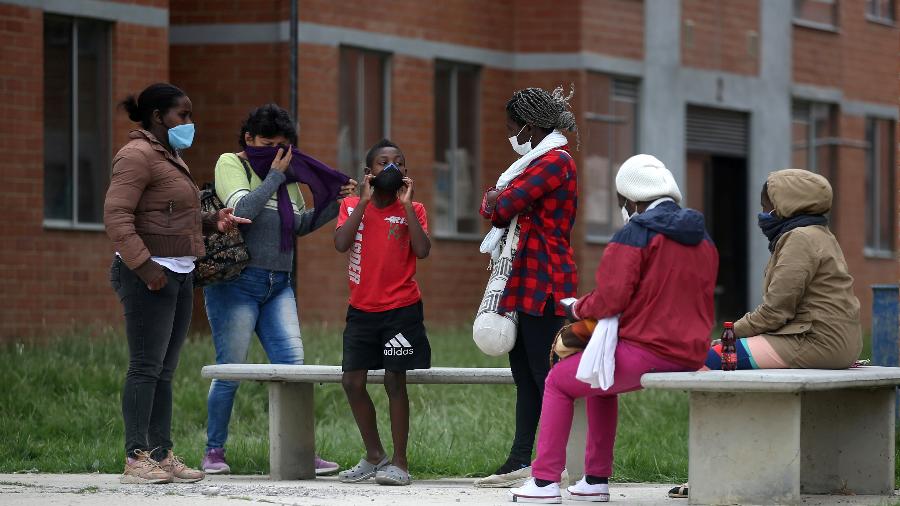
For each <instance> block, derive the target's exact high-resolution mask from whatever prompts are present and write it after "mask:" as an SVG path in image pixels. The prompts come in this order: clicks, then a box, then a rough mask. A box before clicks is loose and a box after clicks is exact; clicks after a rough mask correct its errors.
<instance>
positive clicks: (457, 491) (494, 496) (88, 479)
mask: <svg viewBox="0 0 900 506" xmlns="http://www.w3.org/2000/svg"><path fill="white" fill-rule="evenodd" d="M671 486H672V485H665V484H651V483H641V484H613V485H612V488H611V490H610V491H611V493H612V502H614V503H619V504H639V505H645V504H668V505H677V506H687V504H688V502H687V501H686V500H684V499H669V498H668V497H666V491H667V490H668V489H669V488H670V487H671ZM248 503H256V504H278V505H310V506H314V505H318V506H333V505H372V506H423V505H424V504H427V505H428V506H433V505H458V504H491V505H506V504H510V501H509V496H508V492H507V490H504V489H476V488H474V487H473V486H472V480H471V479H462V478H460V479H442V480H423V481H415V482H414V483H413V485H412V486H409V487H382V486H379V485H377V484H375V483H374V482H369V483H365V484H358V485H344V484H341V483H339V482H338V481H337V479H336V478H334V477H331V478H320V479H317V480H314V481H281V482H273V481H269V480H268V477H266V476H213V477H209V478H207V479H206V480H204V481H202V482H199V483H194V484H167V485H121V484H119V477H118V475H113V474H0V505H4V506H5V505H35V506H36V505H88V504H90V505H99V506H125V505H129V506H130V505H131V504H167V505H174V506H182V505H208V506H211V505H217V504H233V505H241V504H248ZM563 503H571V501H570V500H568V499H566V497H565V493H564V497H563ZM803 504H804V506H805V505H809V506H814V505H815V506H818V505H850V504H854V505H856V504H860V505H894V504H900V496H896V495H895V496H894V497H875V496H804V499H803Z"/></svg>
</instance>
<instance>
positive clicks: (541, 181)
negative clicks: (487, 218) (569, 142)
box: [482, 150, 571, 228]
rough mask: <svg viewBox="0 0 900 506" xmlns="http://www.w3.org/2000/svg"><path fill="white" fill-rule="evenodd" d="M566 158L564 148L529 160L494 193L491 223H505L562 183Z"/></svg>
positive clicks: (499, 225) (568, 158)
mask: <svg viewBox="0 0 900 506" xmlns="http://www.w3.org/2000/svg"><path fill="white" fill-rule="evenodd" d="M569 160H571V155H569V154H568V153H566V152H565V151H561V150H553V151H550V152H549V153H547V154H546V155H544V156H542V157H540V158H538V159H537V160H535V161H533V162H531V165H529V166H528V168H527V169H525V172H523V173H522V174H521V175H520V176H519V177H517V178H516V179H515V180H513V182H512V183H510V184H509V186H508V187H506V189H505V190H503V192H502V193H500V195H499V196H498V197H497V205H496V206H495V207H494V212H493V213H492V215H491V223H492V224H493V225H494V226H495V227H499V228H504V227H507V226H509V223H510V222H511V221H512V219H513V218H514V217H515V216H516V215H518V214H520V213H521V212H522V211H524V210H525V209H527V208H528V206H530V205H531V203H532V202H534V201H535V200H538V199H539V198H541V197H543V196H544V195H547V194H548V193H551V192H552V191H553V190H556V189H557V188H559V187H560V186H562V185H563V183H564V182H565V181H566V179H567V178H568V176H569V174H568V173H567V171H566V167H567V166H568V161H569ZM486 195H487V194H485V196H486ZM483 208H484V203H482V209H483Z"/></svg>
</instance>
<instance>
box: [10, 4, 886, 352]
mask: <svg viewBox="0 0 900 506" xmlns="http://www.w3.org/2000/svg"><path fill="white" fill-rule="evenodd" d="M864 1H865V0H843V1H841V2H839V5H840V12H839V13H838V14H839V23H840V30H838V31H828V30H819V29H812V28H808V27H803V26H794V27H793V29H792V34H793V35H792V39H793V48H792V50H791V51H790V52H789V55H788V56H789V57H790V58H791V59H792V62H793V63H792V66H793V72H792V74H793V75H792V79H793V82H794V85H795V87H796V86H806V87H812V88H814V91H815V92H816V93H819V92H822V90H824V92H823V93H825V95H826V96H829V97H832V98H831V99H833V100H834V101H835V105H837V106H838V107H837V110H838V111H839V116H838V118H837V130H838V137H839V138H840V143H841V144H840V146H839V147H838V148H837V149H836V156H837V159H838V170H837V173H836V174H837V180H836V181H835V185H836V187H838V188H839V192H838V194H837V201H836V204H835V208H836V213H838V215H837V216H836V220H835V223H836V228H835V231H836V233H837V235H838V237H839V240H840V241H841V244H842V246H843V248H844V251H845V254H846V256H847V260H848V263H849V264H850V268H851V271H852V272H853V274H854V276H855V277H856V283H857V285H856V287H857V294H858V295H859V297H860V300H861V302H862V307H863V317H864V326H867V325H868V316H869V314H868V313H869V312H870V309H869V308H870V297H869V288H868V287H869V285H870V284H872V283H876V282H893V281H896V279H897V275H898V267H897V264H896V263H895V262H893V261H891V259H879V258H871V257H867V256H865V255H864V254H863V251H864V237H863V236H862V235H861V232H860V231H861V230H864V228H865V227H864V225H865V222H864V220H865V218H864V213H862V212H860V207H861V205H862V204H861V203H862V202H863V200H864V199H865V189H864V186H863V185H862V183H861V181H863V180H864V175H865V173H864V170H865V151H864V149H863V148H862V147H861V146H862V141H864V140H865V128H864V125H865V123H864V116H865V114H863V113H861V112H860V111H861V110H867V109H866V107H869V106H872V105H873V104H874V105H875V106H878V105H879V104H880V105H889V106H890V105H893V106H896V104H897V88H896V86H895V83H896V81H895V79H896V74H895V73H896V72H897V70H898V68H897V64H898V59H897V57H896V54H895V52H894V50H895V48H897V47H898V46H897V42H898V31H897V29H896V28H895V27H890V26H885V25H881V24H876V23H872V22H870V21H867V20H866V18H865V16H864V13H863V11H864ZM9 2H11V3H15V4H19V5H20V4H22V3H23V2H22V1H21V0H9ZM73 2H75V0H73ZM122 3H127V4H130V5H137V6H146V7H151V8H157V9H166V10H167V12H168V24H169V26H168V27H166V26H152V23H151V24H149V25H148V23H145V22H143V21H141V20H134V22H131V21H130V20H122V19H119V20H115V21H113V24H112V26H113V29H112V64H111V66H112V68H111V76H112V77H111V79H112V83H111V85H112V92H111V98H112V99H113V100H116V101H117V100H120V99H121V98H123V97H124V96H125V95H126V94H128V93H135V92H139V91H140V90H141V89H143V87H145V86H146V85H147V84H150V83H152V82H155V81H159V80H167V79H168V80H170V81H171V82H173V83H174V84H176V85H178V86H180V87H182V88H183V89H185V91H187V93H188V94H189V96H190V97H191V99H192V101H193V104H194V113H195V120H196V122H197V135H196V139H195V143H194V146H193V147H192V148H191V149H190V150H188V151H186V152H185V159H186V160H187V162H188V164H189V165H190V167H191V169H192V172H193V173H194V175H195V178H196V179H197V180H198V182H204V181H209V180H211V179H212V176H213V167H214V164H215V161H216V159H217V158H218V156H219V155H220V154H221V153H223V152H229V151H235V150H237V149H238V146H237V143H236V140H237V139H236V138H237V131H238V127H239V124H240V122H241V121H242V120H243V119H244V118H245V117H246V114H247V113H248V112H249V110H251V109H252V108H253V107H256V106H258V105H261V104H263V103H267V102H273V101H274V102H277V103H279V104H281V105H282V106H285V107H286V106H287V105H288V100H289V96H290V90H289V87H288V79H289V76H288V72H289V66H288V65H289V45H288V43H287V40H286V33H287V19H288V5H289V3H288V2H287V1H286V0H258V1H256V0H180V1H178V2H171V4H170V2H168V1H166V0H141V1H131V2H124V1H123V2H122ZM98 4H101V5H102V4H103V2H95V3H93V4H92V5H98ZM679 5H680V15H679V18H680V21H679V26H680V29H681V41H680V42H681V44H680V50H679V54H680V60H681V61H680V65H681V71H682V72H684V73H690V72H694V71H695V70H696V69H701V70H703V71H712V72H718V73H720V74H721V75H723V76H726V77H728V78H731V77H733V76H738V77H740V78H756V77H758V75H759V72H760V67H761V55H760V50H759V46H758V44H755V41H754V38H755V37H756V38H757V39H756V41H757V43H758V41H759V40H760V39H758V38H759V37H762V36H764V35H765V33H766V32H765V30H766V27H763V26H760V24H761V19H762V16H761V9H763V3H761V2H759V1H758V0H751V1H743V0H741V1H738V0H715V1H709V2H707V1H700V0H682V1H681V2H680V4H679ZM559 7H560V6H559V3H558V2H552V1H550V0H527V1H521V2H513V1H511V0H496V1H491V2H480V1H475V0H450V1H447V2H418V1H414V0H401V1H398V2H390V3H387V2H385V3H381V2H376V3H375V4H373V3H372V2H362V1H358V2H356V1H352V2H340V3H337V2H330V1H326V0H302V1H301V2H300V25H301V43H300V45H299V51H298V53H299V67H300V68H299V79H298V102H299V104H298V106H299V120H300V147H301V149H303V150H304V151H306V152H308V153H310V154H312V155H313V156H316V157H317V158H320V159H321V160H323V161H325V162H327V163H329V164H333V165H337V164H338V163H339V162H338V147H337V143H338V141H337V132H338V128H339V122H340V121H339V110H340V100H339V96H338V94H339V93H338V88H339V82H340V71H339V65H338V62H339V61H340V54H341V51H340V48H341V46H342V45H348V46H353V47H360V48H363V49H373V50H378V51H383V52H387V53H389V54H390V56H389V60H390V65H389V74H390V78H389V82H390V83H391V87H390V118H391V121H390V137H391V138H392V139H393V140H395V141H396V142H398V143H399V144H400V145H401V146H402V148H403V149H404V151H405V154H406V156H407V159H408V162H409V168H410V175H411V176H412V177H413V178H414V179H415V181H416V199H417V200H420V201H422V202H423V203H424V204H425V205H426V208H427V209H428V210H429V212H430V220H431V221H430V222H431V226H432V229H434V224H435V202H436V200H437V197H438V195H436V193H435V192H436V190H435V177H436V171H435V163H434V151H435V146H434V144H435V130H434V125H435V122H436V118H435V107H434V105H435V97H434V86H435V85H434V82H435V62H436V61H437V60H449V61H460V62H463V63H475V64H477V65H478V66H479V87H478V122H477V125H478V126H477V129H478V132H477V136H476V137H477V144H478V147H479V148H478V158H479V164H478V174H479V181H478V182H479V184H480V186H481V188H487V187H488V186H490V185H492V184H493V183H494V181H495V180H496V177H497V176H498V175H499V173H500V172H501V171H502V170H504V169H505V168H506V167H507V166H508V165H509V163H510V162H511V161H512V160H513V159H514V157H515V155H514V154H513V153H512V151H511V150H510V149H509V146H508V143H507V140H506V137H507V134H506V131H505V127H504V119H505V118H504V116H505V112H504V106H505V103H506V100H507V99H508V98H509V96H510V95H511V93H512V92H513V91H514V90H516V89H518V88H522V87H526V86H541V87H544V88H553V87H555V86H557V85H564V86H566V87H568V85H569V84H574V85H575V89H576V96H575V100H574V102H573V105H574V107H575V113H576V117H577V118H578V120H579V123H580V124H581V125H584V119H583V114H584V112H585V110H586V107H587V101H586V99H587V96H588V93H587V92H588V91H589V90H588V89H587V86H588V82H589V81H588V74H589V73H590V72H600V73H604V74H606V75H610V76H620V77H622V76H624V77H627V78H633V79H638V80H639V79H640V78H641V73H642V69H645V68H646V65H647V63H646V62H644V61H643V58H645V57H646V56H647V51H648V49H647V48H646V47H644V39H645V37H646V36H648V33H647V28H646V27H645V25H646V24H647V23H650V22H651V21H649V20H648V15H647V10H648V8H649V7H648V5H646V4H645V3H644V2H642V1H640V0H592V1H583V2H574V3H572V4H571V5H570V6H569V7H570V8H566V9H560V8H559ZM42 19H43V13H42V11H41V10H39V9H34V8H27V7H21V6H16V5H9V4H6V3H4V0H0V34H2V35H3V36H4V40H6V41H8V43H7V46H6V47H7V50H5V51H3V52H2V54H0V64H2V67H0V68H2V69H3V71H2V74H0V99H2V100H0V111H2V112H4V113H5V116H4V117H6V118H8V121H6V122H4V126H0V129H3V131H2V132H0V134H2V135H0V148H5V151H4V152H5V153H7V154H8V156H7V163H6V164H5V165H4V168H3V169H2V171H3V173H4V174H5V175H6V174H8V175H9V176H8V177H7V178H6V179H7V180H8V182H9V184H8V185H4V186H3V187H0V197H3V198H6V199H7V201H8V202H10V203H11V204H12V206H10V208H11V211H10V212H11V214H10V215H9V219H7V220H4V221H2V222H0V233H2V234H3V237H4V238H6V239H7V240H6V241H4V243H5V245H4V246H3V247H0V269H2V271H3V273H4V276H0V294H2V299H3V301H2V302H3V303H2V304H0V340H2V339H9V338H11V337H13V336H23V335H44V334H50V333H58V332H65V331H67V330H69V329H71V328H78V327H83V326H85V325H90V324H94V323H104V324H105V323H108V324H113V325H120V324H121V309H120V307H119V304H118V302H117V301H116V300H115V296H114V295H113V293H112V291H111V290H110V288H109V286H108V281H107V270H108V263H109V259H110V255H111V253H112V251H111V246H110V244H109V241H108V239H107V238H106V236H105V234H104V233H103V232H98V231H74V230H56V229H49V228H46V227H44V226H43V219H44V216H43V212H42V209H43V202H42V199H43V158H42V150H41V149H40V148H35V146H41V145H42V144H43V117H44V111H43V107H44V101H43V99H42V91H41V90H42V88H43V73H42V68H41V66H40V65H33V64H32V65H29V64H27V63H24V62H39V61H41V60H42V47H43V46H42V41H41V37H40V35H38V34H41V33H42V23H43V21H42ZM686 26H690V38H691V41H690V43H687V41H686V40H685V39H686V37H687V36H688V35H687V33H686V31H685V27H686ZM207 29H211V30H213V31H212V32H209V33H213V32H215V34H216V35H215V37H212V36H211V35H209V34H208V33H207V32H205V30H207ZM247 30H249V32H248V31H247ZM195 32H196V33H195ZM204 33H207V35H203V34H204ZM248 33H249V34H250V37H249V38H250V39H254V37H255V38H256V39H259V40H256V39H254V40H245V39H247V36H248ZM310 33H313V34H315V35H314V36H311V35H308V34H310ZM304 34H306V35H304ZM336 34H337V35H336ZM204 37H206V39H204ZM210 37H212V39H211V40H210ZM341 37H343V38H341ZM429 51H431V52H432V53H433V54H431V53H429ZM786 51H787V49H786ZM573 62H574V63H573ZM579 62H581V63H579ZM729 76H731V77H729ZM641 100H643V99H641ZM641 103H642V102H641ZM861 104H862V105H861ZM112 118H113V122H112V127H111V130H112V151H113V152H115V150H116V149H118V148H119V147H120V146H121V145H122V144H124V143H125V142H126V139H127V137H126V135H127V132H128V130H129V129H131V128H132V127H133V125H132V124H131V123H130V122H129V121H128V120H127V118H126V117H125V115H124V114H123V113H121V112H120V111H113V114H112ZM898 130H900V129H898ZM679 134H680V133H679V132H673V133H672V135H679ZM898 134H900V132H898ZM582 135H584V134H582ZM582 140H584V139H582ZM571 141H572V142H571V144H572V147H573V148H574V145H575V136H571ZM751 142H752V140H751ZM639 149H640V146H639ZM573 154H574V155H575V159H576V162H577V163H578V164H579V167H582V166H584V162H585V159H584V158H585V153H584V150H583V149H582V151H575V152H574V153H573ZM686 161H687V164H686V173H687V181H686V182H685V185H686V186H687V194H688V199H689V202H691V203H696V202H698V201H702V199H700V198H699V197H700V196H702V192H703V184H702V183H703V181H702V180H699V181H698V180H697V176H696V174H698V173H702V171H700V170H699V169H698V167H697V166H696V164H697V163H698V162H697V160H694V161H693V162H692V161H691V159H690V157H688V156H687V155H686ZM339 168H341V169H342V170H344V171H345V172H347V173H351V174H356V170H357V168H356V167H339ZM691 174H694V176H691ZM896 179H897V180H898V184H900V177H898V178H896ZM592 183H593V184H596V183H595V182H592V181H590V180H589V179H588V177H587V176H586V174H585V171H583V170H582V171H581V172H580V174H579V198H580V211H579V215H578V221H577V222H576V227H575V229H574V232H573V246H574V249H575V253H576V260H577V263H578V266H579V270H580V291H581V292H584V291H587V290H589V289H590V288H592V287H593V286H594V279H593V277H594V271H595V269H596V266H597V263H598V261H599V259H600V257H601V255H602V252H603V244H602V243H596V242H590V243H589V242H587V241H586V240H585V227H586V225H585V212H584V210H585V202H586V201H587V200H588V199H591V198H592V188H593V187H594V186H593V184H592ZM752 183H753V184H751V186H754V187H755V186H756V183H755V182H752ZM755 191H756V190H755V189H754V190H753V192H755ZM480 226H481V230H480V232H484V231H486V229H487V224H486V223H481V225H480ZM753 232H755V230H754V231H753ZM897 235H900V234H897ZM477 246H478V240H476V239H475V238H472V237H468V238H465V237H459V238H439V237H434V238H433V248H432V254H431V256H430V257H429V258H428V259H426V260H424V261H420V262H419V273H418V276H417V277H418V279H419V282H420V284H421V287H422V290H423V294H424V297H425V306H426V312H427V313H428V314H427V318H428V320H429V321H430V322H433V323H440V322H463V323H467V322H469V321H471V320H470V319H471V316H472V312H473V311H474V309H475V307H476V306H477V303H478V301H479V299H480V296H481V294H482V291H483V288H484V282H485V280H486V278H487V272H486V271H485V269H484V267H485V266H486V264H487V260H486V257H485V256H484V255H482V254H480V253H478V252H477ZM297 247H298V249H297V251H298V258H299V266H298V292H299V293H298V304H299V306H300V311H301V318H303V319H304V320H306V321H330V322H340V321H342V319H343V316H344V311H345V308H346V298H347V292H348V289H347V286H346V280H345V277H344V276H345V275H344V272H345V268H346V258H345V257H344V256H343V255H340V254H338V253H337V252H335V251H334V248H333V245H332V226H331V225H329V226H326V227H325V228H324V229H323V230H320V231H317V232H316V233H314V234H312V235H310V236H307V237H304V238H301V239H299V240H298V241H297ZM7 273H9V274H7ZM199 293H200V292H198V294H199ZM195 308H196V309H197V311H196V312H195V315H194V321H195V323H196V324H197V325H198V326H200V327H202V326H203V325H205V315H204V313H203V311H202V297H199V296H198V297H197V302H196V305H195Z"/></svg>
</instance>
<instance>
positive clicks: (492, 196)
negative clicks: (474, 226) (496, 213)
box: [485, 189, 501, 212]
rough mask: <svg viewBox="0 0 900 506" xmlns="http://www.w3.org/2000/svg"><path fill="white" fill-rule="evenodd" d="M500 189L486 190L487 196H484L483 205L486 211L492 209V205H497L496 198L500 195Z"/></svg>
mask: <svg viewBox="0 0 900 506" xmlns="http://www.w3.org/2000/svg"><path fill="white" fill-rule="evenodd" d="M500 193H501V191H500V190H496V189H494V190H488V192H487V196H486V197H485V207H486V210H487V211H489V212H490V211H493V210H494V207H495V206H496V205H497V198H498V197H500Z"/></svg>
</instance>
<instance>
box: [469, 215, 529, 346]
mask: <svg viewBox="0 0 900 506" xmlns="http://www.w3.org/2000/svg"><path fill="white" fill-rule="evenodd" d="M519 231H520V227H519V223H518V217H516V218H513V221H512V223H510V224H509V228H508V232H507V233H506V235H505V236H504V238H503V243H502V244H501V247H502V249H501V252H500V257H499V258H497V259H496V260H492V261H491V264H490V270H491V276H490V278H488V282H487V287H485V290H484V296H483V297H482V298H481V304H480V305H479V306H478V312H477V313H476V315H475V322H474V323H473V324H472V340H473V341H475V345H476V346H478V349H480V350H481V351H482V352H484V353H485V354H486V355H490V356H492V357H496V356H500V355H503V354H505V353H509V352H510V350H512V349H513V346H515V344H516V328H517V326H518V324H519V316H518V313H516V312H515V311H512V312H509V313H503V314H501V313H498V312H497V308H498V307H500V299H501V298H503V291H504V289H505V288H506V282H507V281H508V280H509V275H510V273H512V264H513V259H514V258H515V257H516V252H517V251H518V247H519Z"/></svg>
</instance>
